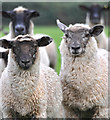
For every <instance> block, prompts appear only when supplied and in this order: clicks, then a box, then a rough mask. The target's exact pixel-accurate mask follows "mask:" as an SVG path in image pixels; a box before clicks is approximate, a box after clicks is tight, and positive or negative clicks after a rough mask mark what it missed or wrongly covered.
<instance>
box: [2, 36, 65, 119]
mask: <svg viewBox="0 0 110 120" xmlns="http://www.w3.org/2000/svg"><path fill="white" fill-rule="evenodd" d="M50 42H52V38H50V37H48V36H43V37H41V38H39V39H37V40H36V39H34V38H33V37H32V36H30V35H24V36H21V35H20V36H18V37H17V38H15V39H13V40H12V41H8V40H2V47H5V48H9V49H10V50H9V57H8V65H7V67H6V69H5V70H4V71H3V73H2V76H1V79H0V81H1V84H0V85H1V88H0V98H1V101H2V112H3V118H12V117H14V118H17V117H18V118H21V119H22V117H26V118H30V117H32V118H47V117H49V118H63V117H64V113H63V107H62V103H61V101H62V89H61V84H60V81H59V78H58V76H57V74H56V73H55V72H54V70H53V69H51V68H49V67H47V66H45V65H43V64H40V56H39V47H43V46H46V45H48V44H50Z"/></svg>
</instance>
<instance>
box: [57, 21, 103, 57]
mask: <svg viewBox="0 0 110 120" xmlns="http://www.w3.org/2000/svg"><path fill="white" fill-rule="evenodd" d="M57 25H58V27H59V28H60V29H61V30H62V31H63V32H64V37H63V38H64V40H65V43H66V45H67V47H68V50H69V53H70V54H71V55H73V56H80V55H81V54H83V53H85V50H86V46H87V43H88V41H89V40H90V37H92V36H98V35H99V34H100V33H101V32H102V31H103V26H102V25H97V26H94V27H93V28H91V29H90V28H88V27H87V26H83V25H81V24H76V25H71V26H70V27H67V26H66V25H64V24H63V23H61V22H60V21H59V20H57Z"/></svg>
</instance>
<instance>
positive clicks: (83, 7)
mask: <svg viewBox="0 0 110 120" xmlns="http://www.w3.org/2000/svg"><path fill="white" fill-rule="evenodd" d="M79 7H80V8H81V9H82V10H86V11H89V7H87V6H85V5H79Z"/></svg>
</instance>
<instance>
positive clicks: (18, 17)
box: [2, 6, 57, 69]
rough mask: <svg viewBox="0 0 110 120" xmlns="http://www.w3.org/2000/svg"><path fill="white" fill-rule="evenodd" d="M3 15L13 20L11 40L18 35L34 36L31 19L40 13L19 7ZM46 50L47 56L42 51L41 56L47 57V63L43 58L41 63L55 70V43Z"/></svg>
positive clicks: (4, 12)
mask: <svg viewBox="0 0 110 120" xmlns="http://www.w3.org/2000/svg"><path fill="white" fill-rule="evenodd" d="M2 15H3V17H8V18H11V19H12V22H11V23H12V24H10V28H11V29H12V30H11V31H10V32H11V35H12V37H11V38H13V37H16V36H17V35H22V34H23V35H24V34H33V29H34V24H33V22H32V21H31V20H30V19H31V18H32V17H37V16H39V13H38V12H37V11H35V10H28V9H26V8H23V7H22V6H18V7H17V8H15V9H14V10H13V11H2ZM19 21H20V22H19ZM40 49H42V48H40ZM44 49H46V51H45V53H46V52H47V54H46V55H45V54H44V52H43V53H42V50H41V54H42V55H41V56H43V57H44V56H45V59H46V60H47V61H46V60H45V61H43V60H42V59H43V58H42V57H41V61H43V62H44V64H46V65H47V66H49V65H50V67H52V68H54V69H55V65H56V60H57V54H56V46H55V43H54V41H53V42H52V43H51V44H50V45H49V46H46V47H45V48H43V51H44ZM50 49H51V50H50ZM48 59H49V60H48Z"/></svg>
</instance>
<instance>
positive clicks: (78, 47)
mask: <svg viewBox="0 0 110 120" xmlns="http://www.w3.org/2000/svg"><path fill="white" fill-rule="evenodd" d="M71 48H72V49H74V50H78V49H80V46H77V47H73V46H72V47H71Z"/></svg>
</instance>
